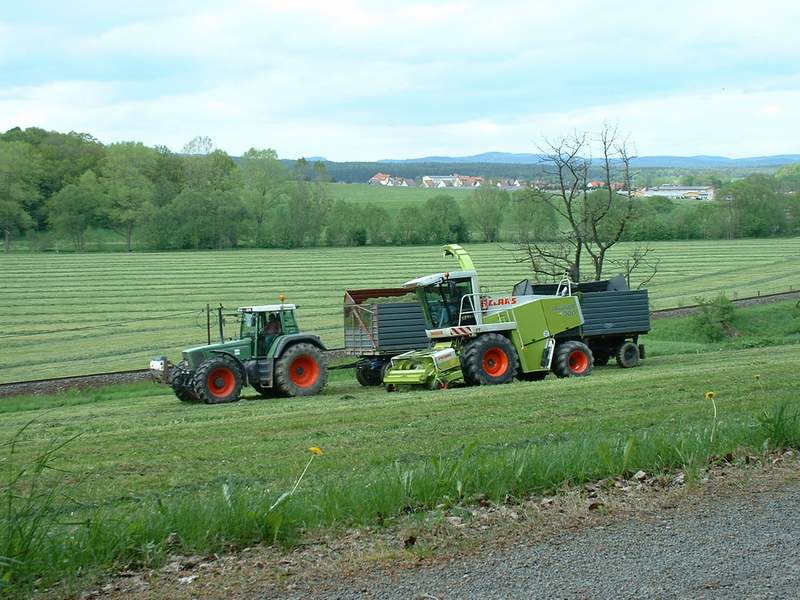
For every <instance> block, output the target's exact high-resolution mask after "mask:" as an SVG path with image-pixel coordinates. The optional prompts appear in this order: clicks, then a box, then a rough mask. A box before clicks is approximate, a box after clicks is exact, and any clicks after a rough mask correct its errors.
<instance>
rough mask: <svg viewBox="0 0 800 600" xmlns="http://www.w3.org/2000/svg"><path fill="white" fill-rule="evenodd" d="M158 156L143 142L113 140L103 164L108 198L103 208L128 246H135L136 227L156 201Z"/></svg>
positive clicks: (126, 247) (104, 183)
mask: <svg viewBox="0 0 800 600" xmlns="http://www.w3.org/2000/svg"><path fill="white" fill-rule="evenodd" d="M157 159H158V156H157V153H156V151H155V150H153V149H152V148H148V147H146V146H144V145H143V144H141V143H140V142H120V143H118V144H111V145H110V146H109V147H108V150H107V153H106V159H105V161H104V163H103V166H102V168H101V175H102V181H103V186H104V188H105V192H106V202H105V206H104V207H103V212H104V214H105V217H106V222H107V223H108V225H109V226H110V227H111V229H113V230H114V231H116V232H117V233H119V234H120V235H123V236H124V237H125V249H126V250H127V251H128V252H131V251H132V250H133V230H134V228H135V227H136V225H138V224H140V223H142V222H143V221H144V220H145V218H146V217H147V215H148V214H149V213H150V209H151V207H152V205H153V199H154V197H155V185H154V184H153V181H152V180H151V179H150V177H148V173H154V172H155V169H156V162H157Z"/></svg>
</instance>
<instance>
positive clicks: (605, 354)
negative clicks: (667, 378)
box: [512, 276, 650, 368]
mask: <svg viewBox="0 0 800 600" xmlns="http://www.w3.org/2000/svg"><path fill="white" fill-rule="evenodd" d="M552 294H558V295H574V296H577V297H578V300H579V303H580V307H581V312H582V313H583V318H584V322H583V325H581V326H580V327H578V328H575V329H571V330H568V331H565V332H562V333H560V334H558V335H556V340H580V341H582V342H584V343H585V344H586V345H588V346H589V348H590V349H591V350H592V354H593V356H594V364H595V365H605V364H607V363H608V361H609V359H610V358H611V357H615V358H616V361H617V364H618V365H619V366H620V367H623V368H630V367H635V366H637V365H638V364H639V362H640V361H641V360H643V359H644V357H645V347H644V344H640V343H639V336H642V335H646V334H647V333H648V332H649V331H650V299H649V296H648V294H647V290H632V289H630V288H629V286H628V283H627V281H626V280H625V278H624V277H621V276H620V277H614V278H612V279H609V280H604V281H587V282H583V283H571V282H569V281H563V282H561V283H558V284H556V283H543V284H539V283H533V282H531V281H530V280H528V279H523V280H522V281H520V282H519V283H517V284H516V285H515V286H514V289H513V292H512V295H514V296H524V295H552Z"/></svg>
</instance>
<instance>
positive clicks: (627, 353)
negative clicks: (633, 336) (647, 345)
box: [617, 342, 639, 369]
mask: <svg viewBox="0 0 800 600" xmlns="http://www.w3.org/2000/svg"><path fill="white" fill-rule="evenodd" d="M617 364H618V365H619V366H620V367H622V368H623V369H630V368H631V367H637V366H639V346H637V345H636V344H634V343H633V342H625V343H624V344H622V346H620V347H619V348H618V349H617Z"/></svg>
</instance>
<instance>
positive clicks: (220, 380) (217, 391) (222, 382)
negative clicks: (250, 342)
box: [208, 367, 236, 398]
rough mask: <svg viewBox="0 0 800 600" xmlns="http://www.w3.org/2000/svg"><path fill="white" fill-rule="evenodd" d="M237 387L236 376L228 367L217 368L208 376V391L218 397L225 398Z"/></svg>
mask: <svg viewBox="0 0 800 600" xmlns="http://www.w3.org/2000/svg"><path fill="white" fill-rule="evenodd" d="M235 387H236V376H235V375H234V374H233V371H231V370H230V369H229V368H228V367H217V368H216V369H213V370H212V371H211V372H210V373H209V374H208V389H209V391H210V392H211V393H212V394H213V395H214V396H217V397H220V398H221V397H224V396H227V395H228V394H230V393H231V392H233V390H234V388H235Z"/></svg>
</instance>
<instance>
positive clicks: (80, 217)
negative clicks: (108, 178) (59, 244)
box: [47, 170, 103, 252]
mask: <svg viewBox="0 0 800 600" xmlns="http://www.w3.org/2000/svg"><path fill="white" fill-rule="evenodd" d="M102 203H103V189H102V187H101V185H100V183H99V182H98V180H97V175H95V174H94V171H91V170H90V171H86V173H84V174H83V175H81V178H80V179H79V180H78V182H77V183H68V184H67V185H65V186H64V187H63V188H61V189H60V190H59V191H58V193H56V194H55V195H54V196H52V197H51V198H50V199H49V200H48V201H47V213H48V221H49V222H50V224H51V225H52V226H53V228H54V229H55V230H56V231H60V232H62V233H65V234H66V235H68V236H69V237H70V238H71V239H72V243H73V245H74V246H75V250H77V251H78V252H82V251H83V250H84V244H85V234H86V230H87V229H88V228H89V227H90V226H91V225H94V224H95V223H96V222H97V220H98V215H99V212H100V209H101V207H102Z"/></svg>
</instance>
